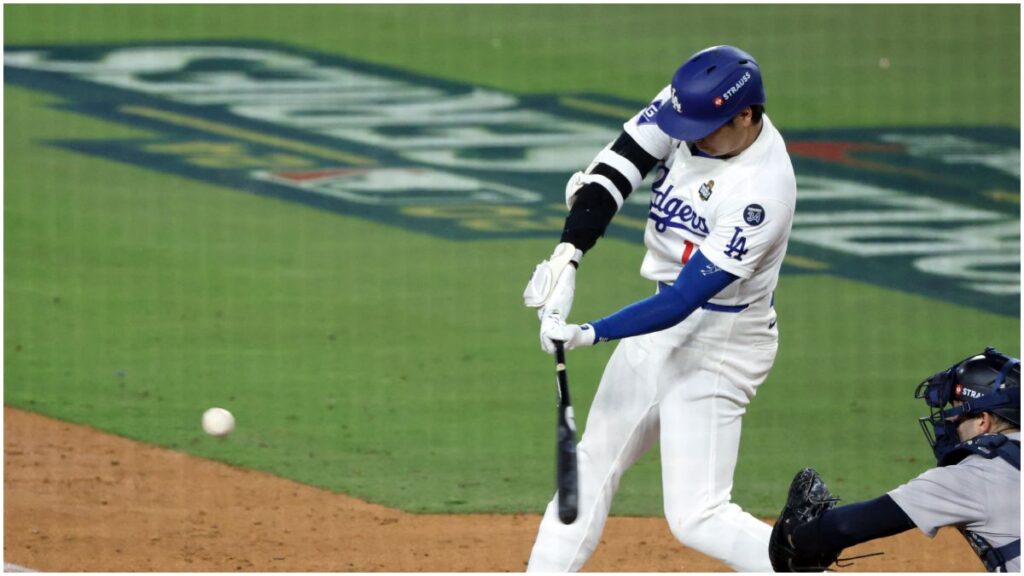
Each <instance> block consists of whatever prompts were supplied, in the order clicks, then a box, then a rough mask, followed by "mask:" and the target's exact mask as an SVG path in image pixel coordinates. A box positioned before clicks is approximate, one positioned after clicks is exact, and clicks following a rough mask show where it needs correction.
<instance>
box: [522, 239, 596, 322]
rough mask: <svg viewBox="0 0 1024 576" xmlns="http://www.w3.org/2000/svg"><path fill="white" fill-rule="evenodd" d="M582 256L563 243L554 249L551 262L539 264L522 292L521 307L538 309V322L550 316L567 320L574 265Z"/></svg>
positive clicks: (570, 306)
mask: <svg viewBox="0 0 1024 576" xmlns="http://www.w3.org/2000/svg"><path fill="white" fill-rule="evenodd" d="M581 256H583V252H582V251H580V250H577V249H576V247H575V246H573V245H572V244H569V243H568V242H562V243H561V244H559V245H558V246H556V247H555V251H554V252H553V253H552V254H551V258H550V259H548V260H544V261H542V262H541V263H540V264H538V265H537V267H536V268H535V269H534V271H533V276H532V277H531V278H530V281H529V282H528V283H527V284H526V290H524V291H523V303H524V304H526V305H527V306H528V307H530V308H537V309H538V310H537V317H538V318H541V319H543V318H544V317H545V316H547V315H549V314H559V315H560V316H561V317H562V318H568V317H569V311H570V310H572V300H573V296H574V295H575V293H576V264H578V263H579V260H580V257H581Z"/></svg>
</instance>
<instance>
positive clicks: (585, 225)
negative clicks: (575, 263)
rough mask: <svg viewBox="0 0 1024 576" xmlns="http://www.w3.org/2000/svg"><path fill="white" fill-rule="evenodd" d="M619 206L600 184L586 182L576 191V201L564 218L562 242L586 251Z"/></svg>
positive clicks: (606, 225)
mask: <svg viewBox="0 0 1024 576" xmlns="http://www.w3.org/2000/svg"><path fill="white" fill-rule="evenodd" d="M618 209H619V207H618V206H617V205H616V204H615V199H614V198H612V197H611V194H609V193H608V191H607V190H605V189H604V187H603V186H601V185H600V184H586V185H584V186H583V187H582V188H580V189H579V191H578V192H576V202H575V203H574V204H573V205H572V210H570V211H569V216H568V217H567V218H566V219H565V228H563V229H562V242H569V243H570V244H572V245H573V246H575V247H576V248H578V249H580V250H582V251H584V252H586V251H587V250H590V249H591V248H593V247H594V244H596V243H597V239H598V238H600V237H601V236H604V231H605V229H607V228H608V224H609V223H610V222H611V221H612V217H613V216H615V212H617V211H618Z"/></svg>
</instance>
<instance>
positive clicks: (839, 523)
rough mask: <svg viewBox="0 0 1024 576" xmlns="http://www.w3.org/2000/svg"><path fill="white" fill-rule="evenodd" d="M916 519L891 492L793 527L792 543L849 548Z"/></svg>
mask: <svg viewBox="0 0 1024 576" xmlns="http://www.w3.org/2000/svg"><path fill="white" fill-rule="evenodd" d="M913 527H914V522H913V521H912V520H911V519H910V517H909V516H907V513H906V512H904V511H903V509H902V508H900V507H899V505H898V504H896V502H894V501H893V499H892V498H890V497H889V495H888V494H886V495H884V496H879V497H878V498H875V499H874V500H867V501H865V502H857V503H856V504H848V505H846V506H839V507H838V508H833V509H831V510H829V511H827V512H825V513H824V514H822V515H821V516H819V517H818V518H816V519H814V520H811V521H810V522H808V523H806V524H803V525H800V526H797V527H796V529H795V530H794V531H793V545H794V546H795V547H796V549H797V550H799V551H801V552H803V551H806V552H808V553H811V554H816V553H826V552H829V551H833V550H841V549H843V548H849V547H850V546H854V545H856V544H860V543H862V542H867V541H868V540H874V539H875V538H884V537H886V536H892V535H893V534H899V533H900V532H904V531H906V530H910V529H911V528H913Z"/></svg>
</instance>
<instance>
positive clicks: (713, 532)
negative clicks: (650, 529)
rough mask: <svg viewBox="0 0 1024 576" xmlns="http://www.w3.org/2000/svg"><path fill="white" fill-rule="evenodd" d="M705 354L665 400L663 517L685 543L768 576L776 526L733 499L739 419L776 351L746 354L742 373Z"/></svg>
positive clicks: (686, 367) (686, 366)
mask: <svg viewBox="0 0 1024 576" xmlns="http://www.w3.org/2000/svg"><path fill="white" fill-rule="evenodd" d="M707 354H708V351H707V350H704V351H700V352H699V353H697V354H695V355H693V356H690V354H687V356H688V357H687V358H686V362H684V363H682V364H680V366H681V371H682V372H685V374H681V375H680V376H681V377H682V381H680V382H676V383H675V384H674V385H673V386H672V389H671V390H670V391H668V392H667V394H666V395H665V397H664V398H663V399H662V401H661V422H662V425H661V453H662V458H661V461H662V462H661V465H662V482H663V490H664V494H665V515H666V518H667V519H668V521H669V525H670V527H671V529H672V533H673V535H675V537H676V538H677V539H678V540H679V541H680V542H682V543H683V544H684V545H686V546H688V547H690V548H693V549H695V550H697V551H699V552H702V553H704V554H707V555H709V556H712V557H714V558H717V559H719V560H721V561H723V562H725V563H726V564H728V565H729V567H731V568H733V569H734V570H737V571H742V572H771V571H772V567H771V563H770V562H769V560H768V540H769V537H770V536H771V527H770V526H769V525H768V524H766V523H764V522H761V521H760V520H758V519H757V518H754V517H753V516H751V515H750V514H749V513H747V512H744V511H743V510H742V509H740V507H739V506H737V505H736V504H733V503H732V502H730V497H731V493H732V485H733V472H734V471H735V469H736V457H737V455H738V453H739V443H740V428H741V425H740V424H741V418H742V416H743V413H744V412H745V411H746V405H747V403H748V402H749V400H750V398H751V397H752V396H753V394H754V390H755V389H756V387H757V385H759V384H760V382H761V381H762V380H763V379H764V376H765V375H766V374H767V371H768V368H769V367H770V366H771V361H772V359H773V358H774V350H771V351H770V353H769V352H768V351H757V350H753V351H748V352H747V354H746V356H745V357H743V363H744V367H743V369H742V370H743V372H744V373H735V372H733V371H732V370H731V368H730V366H729V365H728V362H721V361H719V360H718V359H709V358H708V357H707ZM698 355H699V356H700V357H699V358H698V357H697V356H698ZM698 360H699V363H697V362H698ZM697 366H699V367H700V368H697ZM758 366H759V367H758ZM751 367H754V368H753V370H751ZM731 372H732V373H731Z"/></svg>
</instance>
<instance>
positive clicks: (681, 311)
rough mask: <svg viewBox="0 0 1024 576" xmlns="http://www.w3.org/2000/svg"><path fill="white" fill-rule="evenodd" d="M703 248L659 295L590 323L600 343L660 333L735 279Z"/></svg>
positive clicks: (677, 322) (683, 318)
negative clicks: (713, 261) (712, 260)
mask: <svg viewBox="0 0 1024 576" xmlns="http://www.w3.org/2000/svg"><path fill="white" fill-rule="evenodd" d="M736 278H737V277H736V276H735V275H733V274H730V273H729V272H726V271H725V270H722V269H721V268H719V267H718V266H715V265H714V264H712V263H711V261H710V260H708V259H707V258H706V257H705V256H704V255H703V254H701V252H700V250H697V251H696V252H695V253H694V254H693V257H692V258H690V261H689V262H687V263H686V265H685V266H683V269H682V271H681V272H679V277H678V278H676V281H675V284H673V285H672V286H671V287H670V288H668V289H666V290H662V291H661V292H659V293H658V294H656V295H654V296H651V297H650V298H647V299H646V300H641V301H639V302H635V303H633V304H630V305H629V306H626V307H625V308H623V309H622V310H619V311H618V312H616V313H614V314H612V315H611V316H605V317H604V318H602V319H600V320H598V321H596V322H591V323H590V324H591V325H592V326H593V327H594V333H595V338H596V339H597V341H598V342H603V341H605V340H616V339H619V338H628V337H630V336H638V335H640V334H648V333H650V332H657V331H659V330H664V329H666V328H670V327H672V326H675V325H676V324H679V323H680V322H682V321H683V320H685V319H686V317H687V316H689V315H690V314H692V313H693V311H694V310H696V309H697V308H699V307H700V306H703V305H704V304H707V302H708V300H710V299H711V298H712V297H713V296H714V295H715V294H718V293H719V292H721V291H722V289H723V288H725V287H726V286H728V285H729V284H731V283H732V282H733V281H734V280H736Z"/></svg>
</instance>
